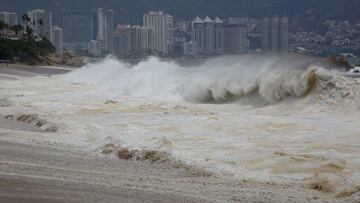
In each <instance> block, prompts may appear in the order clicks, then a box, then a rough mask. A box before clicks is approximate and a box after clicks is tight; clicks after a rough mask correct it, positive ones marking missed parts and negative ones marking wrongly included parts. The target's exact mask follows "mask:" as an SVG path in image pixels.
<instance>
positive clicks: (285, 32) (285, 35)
mask: <svg viewBox="0 0 360 203" xmlns="http://www.w3.org/2000/svg"><path fill="white" fill-rule="evenodd" d="M280 51H281V52H287V51H289V19H288V18H287V17H282V18H280Z"/></svg>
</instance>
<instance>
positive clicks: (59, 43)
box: [53, 25, 63, 55]
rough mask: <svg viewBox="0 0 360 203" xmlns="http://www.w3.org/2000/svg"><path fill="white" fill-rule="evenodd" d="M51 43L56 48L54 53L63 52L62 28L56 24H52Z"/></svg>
mask: <svg viewBox="0 0 360 203" xmlns="http://www.w3.org/2000/svg"><path fill="white" fill-rule="evenodd" d="M53 44H54V46H55V48H56V53H58V54H60V55H62V54H63V29H62V28H60V27H59V26H57V25H54V26H53Z"/></svg>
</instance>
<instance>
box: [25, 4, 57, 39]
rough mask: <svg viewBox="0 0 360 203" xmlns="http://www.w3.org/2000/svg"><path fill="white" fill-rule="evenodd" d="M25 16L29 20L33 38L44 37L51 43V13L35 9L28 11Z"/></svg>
mask: <svg viewBox="0 0 360 203" xmlns="http://www.w3.org/2000/svg"><path fill="white" fill-rule="evenodd" d="M27 14H28V16H29V18H30V24H31V28H32V29H33V34H34V36H36V37H46V38H47V39H48V40H50V41H51V42H52V41H53V39H52V36H53V33H52V13H51V12H47V11H44V10H38V9H37V10H32V11H29V12H28V13H27Z"/></svg>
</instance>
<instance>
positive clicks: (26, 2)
mask: <svg viewBox="0 0 360 203" xmlns="http://www.w3.org/2000/svg"><path fill="white" fill-rule="evenodd" d="M91 8H108V9H113V10H114V11H115V22H116V23H139V24H140V23H141V21H142V14H143V13H145V12H148V11H150V10H162V11H165V12H168V13H169V14H171V15H173V16H174V17H175V20H183V19H191V18H193V17H195V16H196V15H199V16H203V17H204V16H206V15H209V16H211V17H215V16H220V17H228V16H249V17H263V16H272V15H288V16H290V17H293V16H297V15H304V14H305V13H306V11H309V9H310V11H311V12H312V14H311V15H312V18H313V19H314V20H315V21H317V22H322V21H323V20H324V19H335V20H351V21H357V20H360V12H359V10H360V0H0V10H9V11H15V12H18V13H19V14H22V13H24V12H26V11H28V10H31V9H44V10H49V11H52V12H53V13H54V21H55V23H56V24H59V25H62V13H63V12H64V11H65V10H69V9H91Z"/></svg>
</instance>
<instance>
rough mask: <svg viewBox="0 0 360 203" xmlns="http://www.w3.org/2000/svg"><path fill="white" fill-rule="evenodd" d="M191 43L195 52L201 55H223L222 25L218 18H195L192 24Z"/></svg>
mask: <svg viewBox="0 0 360 203" xmlns="http://www.w3.org/2000/svg"><path fill="white" fill-rule="evenodd" d="M192 41H193V42H194V44H196V45H197V50H196V51H197V52H198V53H199V54H203V55H213V54H223V53H224V23H223V21H222V20H220V18H218V17H216V18H215V19H214V20H211V18H209V17H206V18H204V20H201V18H200V17H196V18H195V19H194V20H193V22H192Z"/></svg>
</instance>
